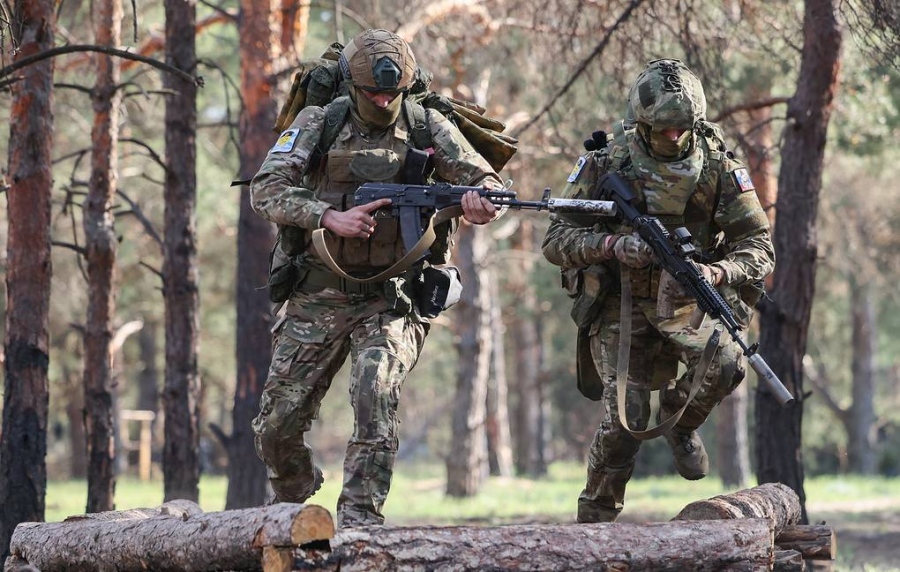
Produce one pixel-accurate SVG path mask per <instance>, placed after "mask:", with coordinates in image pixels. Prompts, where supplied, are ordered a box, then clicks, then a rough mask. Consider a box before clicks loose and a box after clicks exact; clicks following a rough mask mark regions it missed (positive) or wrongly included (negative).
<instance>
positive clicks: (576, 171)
mask: <svg viewBox="0 0 900 572" xmlns="http://www.w3.org/2000/svg"><path fill="white" fill-rule="evenodd" d="M585 163H587V159H585V158H584V157H579V158H578V161H576V162H575V166H574V167H572V172H571V173H569V178H568V179H566V182H568V183H574V182H575V181H576V180H577V179H578V175H580V174H581V170H582V169H584V164H585Z"/></svg>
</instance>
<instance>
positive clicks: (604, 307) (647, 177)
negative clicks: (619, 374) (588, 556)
mask: <svg viewBox="0 0 900 572" xmlns="http://www.w3.org/2000/svg"><path fill="white" fill-rule="evenodd" d="M704 105H705V104H704ZM690 133H691V135H690V138H691V141H690V143H689V145H690V151H689V152H687V153H686V156H684V157H682V158H681V159H680V160H675V161H669V162H662V161H658V160H655V159H654V158H653V157H652V156H651V154H650V150H649V148H648V145H647V144H646V143H645V142H644V139H642V138H641V137H640V136H639V135H638V134H637V133H636V130H635V129H625V128H624V126H623V125H622V124H620V125H619V126H618V127H617V129H616V132H615V134H614V136H611V137H609V138H608V143H609V144H608V146H607V147H606V148H604V149H601V150H599V151H596V152H590V153H588V154H587V155H585V156H584V157H582V158H581V159H579V161H578V163H577V164H576V167H575V169H573V171H572V174H571V175H570V176H569V179H568V185H567V187H566V189H565V191H564V193H563V196H565V197H572V198H592V199H595V198H597V197H595V196H592V193H594V192H595V190H596V186H597V180H598V179H599V177H600V176H601V175H603V174H604V173H606V172H609V171H616V172H618V173H619V174H620V175H621V176H622V177H623V178H624V179H626V180H627V181H628V182H629V184H630V186H631V187H632V189H633V190H634V192H635V194H636V195H637V197H638V199H639V201H640V204H639V206H638V209H639V210H640V211H641V212H644V213H647V214H649V215H652V216H655V217H657V218H658V219H659V220H660V222H662V223H663V224H664V226H666V227H667V229H668V230H669V231H670V232H671V231H672V230H673V229H674V228H676V227H681V226H684V227H686V228H687V229H688V230H689V231H690V232H691V234H692V236H693V242H694V245H695V246H696V247H697V248H698V250H700V252H702V253H703V255H704V256H705V259H704V262H706V263H707V264H710V265H711V266H712V267H715V268H718V269H719V271H720V272H721V273H722V274H723V279H722V282H721V284H720V286H719V291H720V292H721V293H722V294H723V297H724V298H725V299H726V300H727V301H728V302H729V303H730V304H731V305H732V307H733V308H734V310H735V313H736V315H737V316H738V317H739V318H740V319H741V320H742V321H744V322H745V323H746V322H747V321H749V319H750V316H751V310H750V307H749V306H748V304H747V302H750V303H751V304H752V303H755V300H754V299H753V298H754V295H755V296H756V297H758V294H759V291H758V290H757V289H756V288H755V287H754V283H758V282H759V281H760V280H762V279H763V278H765V277H766V276H767V275H768V274H769V273H771V272H772V270H773V268H774V250H773V247H772V243H771V239H770V236H769V231H768V229H769V225H768V221H767V219H766V216H765V214H764V212H763V210H762V208H761V206H760V204H759V201H758V199H757V197H756V193H755V192H754V189H753V185H752V183H750V181H749V176H748V174H747V170H746V168H745V167H744V166H743V165H742V164H741V163H740V162H738V161H737V160H735V159H734V157H733V155H732V154H731V153H730V152H728V151H727V150H726V149H725V146H724V143H722V142H721V138H720V137H719V135H718V133H719V131H718V128H717V127H716V126H715V125H713V124H710V123H707V122H704V121H698V122H697V123H696V124H695V125H694V126H693V129H692V130H690ZM630 232H631V229H629V228H623V227H621V226H619V225H617V224H603V223H601V224H594V225H593V226H578V225H575V224H572V223H571V222H569V221H566V220H563V219H562V218H555V219H554V220H553V222H552V223H551V225H550V228H549V230H548V232H547V235H546V237H545V239H544V242H543V252H544V255H545V257H546V258H547V259H548V260H549V261H550V262H552V263H553V264H556V265H558V266H560V267H561V268H562V269H563V270H564V271H566V270H567V269H569V272H572V271H574V270H578V269H580V270H582V282H581V283H582V284H593V285H594V287H595V290H594V291H593V292H591V293H590V296H592V297H593V299H594V300H595V301H599V302H600V303H597V304H594V307H595V314H593V315H591V316H589V317H588V318H587V320H585V321H586V323H585V324H582V325H583V327H584V330H583V332H582V333H583V334H584V335H587V336H589V345H586V346H585V349H586V350H587V351H589V354H590V355H589V356H587V361H588V362H590V361H593V364H594V367H595V369H596V372H597V373H598V374H599V380H598V382H599V383H602V400H603V403H604V405H605V408H606V414H605V416H604V419H603V420H602V422H601V424H600V427H599V429H598V431H597V433H596V435H595V437H594V440H593V443H592V444H591V448H590V454H589V463H588V478H587V484H586V486H585V489H584V491H583V492H582V493H581V495H580V497H579V499H578V520H579V522H602V521H612V520H615V518H616V517H617V515H618V514H619V512H620V511H621V510H622V507H623V503H624V496H625V486H626V484H627V482H628V480H629V478H630V477H631V473H632V470H633V468H634V459H635V456H636V454H637V451H638V448H639V447H640V441H639V440H638V439H636V438H635V437H633V436H632V435H631V434H630V433H629V432H628V431H626V430H625V429H624V428H623V426H622V424H621V423H620V419H619V414H618V410H617V388H616V370H617V363H616V361H617V351H618V347H619V341H620V340H619V327H620V302H621V298H620V287H619V284H620V277H621V272H622V268H623V265H622V264H621V263H620V262H619V260H617V259H616V258H615V257H612V258H611V257H610V255H609V254H608V253H604V252H603V248H601V246H602V245H603V244H604V240H605V239H606V238H607V237H609V236H610V234H611V233H630ZM629 274H630V281H631V287H632V292H633V298H632V305H631V321H632V337H631V353H630V359H629V364H628V365H629V375H628V380H627V386H628V395H627V399H626V413H627V415H628V422H629V425H630V426H631V428H632V429H633V430H644V429H645V428H646V427H647V426H648V424H649V422H650V419H649V417H650V391H651V389H657V388H658V389H661V392H660V399H661V409H662V410H663V411H664V412H665V413H666V414H668V415H671V414H672V413H674V412H676V411H678V410H679V409H681V407H682V406H683V405H684V403H685V401H686V400H687V394H688V388H689V387H690V385H691V380H692V377H693V374H694V369H695V368H696V367H697V365H698V362H700V358H701V354H702V352H703V349H704V347H705V346H706V343H707V340H708V338H709V336H710V333H711V328H712V326H713V325H714V323H715V322H714V320H705V322H704V324H703V326H702V327H701V328H700V329H695V328H693V327H691V326H690V315H691V313H692V311H693V310H694V308H696V304H695V303H693V302H692V301H691V300H690V299H686V298H681V299H680V300H679V301H678V302H677V303H676V306H675V309H674V317H671V318H668V319H665V318H662V317H660V316H659V315H658V314H657V294H658V288H659V282H660V269H659V267H658V266H657V265H656V264H650V265H648V266H646V267H644V268H638V269H635V268H630V269H629ZM584 276H590V277H591V278H590V279H589V280H584V279H583V278H584ZM581 295H585V293H584V292H581ZM604 297H605V300H604ZM585 306H590V304H586V305H585ZM597 306H599V308H597ZM582 318H583V316H582ZM725 337H727V336H725ZM588 348H589V349H588ZM580 357H585V356H580ZM717 358H718V359H714V360H713V361H712V363H711V364H710V367H709V370H708V372H707V375H706V377H705V379H704V381H703V384H702V386H701V389H700V391H699V393H698V394H697V395H696V397H695V398H694V399H693V401H691V402H690V404H689V405H688V407H687V409H686V411H685V412H684V414H683V416H682V417H681V419H680V421H679V422H678V423H677V425H676V426H675V428H674V430H673V431H672V432H671V434H667V436H666V437H667V440H669V442H670V445H672V446H673V450H674V449H675V448H676V447H678V446H685V445H686V442H685V441H683V440H682V441H679V440H678V438H677V437H678V436H679V435H680V436H682V437H684V438H687V437H686V436H689V435H691V434H692V432H693V431H694V430H696V429H697V428H698V427H699V426H700V425H701V424H702V423H703V422H704V421H705V419H706V418H707V416H708V415H709V413H710V412H711V410H712V409H713V407H714V406H715V405H716V404H717V403H718V402H719V401H721V400H722V399H723V398H724V397H725V396H727V395H728V394H729V393H731V392H732V391H733V390H734V389H735V387H737V385H738V384H739V383H740V381H741V380H742V379H743V377H744V372H745V370H744V366H743V363H742V362H743V359H742V355H741V351H740V349H739V347H738V346H737V344H735V343H734V342H733V341H731V340H730V339H728V341H725V340H724V337H723V341H722V342H721V345H720V347H719V351H718V353H717ZM679 361H681V362H684V363H685V365H686V366H687V372H686V373H684V375H682V376H681V377H679V378H678V379H675V378H676V375H677V368H678V363H679ZM582 363H584V362H583V361H582ZM595 389H601V388H595ZM596 393H599V392H595V395H596ZM664 416H667V415H664ZM698 439H699V438H698ZM698 442H699V441H698ZM699 446H700V447H702V443H701V444H700V445H699ZM677 459H678V452H677V451H676V465H677ZM679 471H681V469H680V468H679ZM682 474H683V475H685V476H686V477H687V478H700V477H702V476H703V475H702V474H697V475H691V476H688V475H686V474H685V473H684V472H682Z"/></svg>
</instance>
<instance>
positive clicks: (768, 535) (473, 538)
mask: <svg viewBox="0 0 900 572" xmlns="http://www.w3.org/2000/svg"><path fill="white" fill-rule="evenodd" d="M773 552H774V551H773V531H772V524H771V523H770V522H769V521H767V520H766V519H742V520H733V521H728V522H708V521H706V522H705V521H697V522H668V523H653V524H624V523H616V524H587V525H586V524H558V525H508V526H495V527H474V526H457V527H416V528H400V527H364V528H356V529H348V530H341V531H338V533H337V534H336V535H335V537H334V538H333V539H332V541H331V548H330V550H329V551H324V550H317V549H310V550H298V551H296V553H295V554H296V556H297V558H296V559H295V561H294V566H293V570H331V571H337V570H340V571H341V572H354V571H357V570H359V571H363V570H365V571H366V572H372V571H376V570H432V571H451V570H452V571H467V570H472V571H475V570H479V571H480V570H494V571H502V570H510V571H512V570H516V571H528V570H567V571H579V570H584V571H588V570H590V571H593V572H597V571H610V572H612V571H618V570H646V571H676V570H677V571H684V570H691V571H692V572H703V571H712V570H732V571H738V570H748V571H749V570H768V569H770V566H771V564H772V560H773ZM267 572H268V571H267ZM277 572H282V571H281V570H278V571H277Z"/></svg>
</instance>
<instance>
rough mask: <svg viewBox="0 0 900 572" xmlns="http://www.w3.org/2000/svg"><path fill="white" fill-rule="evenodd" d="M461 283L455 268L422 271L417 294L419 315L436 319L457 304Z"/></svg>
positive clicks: (431, 268)
mask: <svg viewBox="0 0 900 572" xmlns="http://www.w3.org/2000/svg"><path fill="white" fill-rule="evenodd" d="M461 294H462V281H461V280H460V278H459V269H458V268H456V267H455V266H444V267H442V268H436V267H434V266H429V267H427V268H425V269H423V270H422V283H421V285H420V287H419V292H418V296H417V298H418V300H417V301H418V304H417V305H418V308H419V314H421V315H422V317H424V318H436V317H437V316H438V314H440V313H441V312H443V311H444V310H446V309H447V308H449V307H451V306H453V305H454V304H456V303H457V302H459V297H460V295H461Z"/></svg>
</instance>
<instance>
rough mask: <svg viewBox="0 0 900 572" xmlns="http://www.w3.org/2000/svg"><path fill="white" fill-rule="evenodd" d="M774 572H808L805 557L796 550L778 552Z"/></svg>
mask: <svg viewBox="0 0 900 572" xmlns="http://www.w3.org/2000/svg"><path fill="white" fill-rule="evenodd" d="M772 572H806V564H805V563H804V561H803V555H802V554H800V553H799V552H797V551H796V550H777V551H776V552H775V564H774V565H773V566H772Z"/></svg>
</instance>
